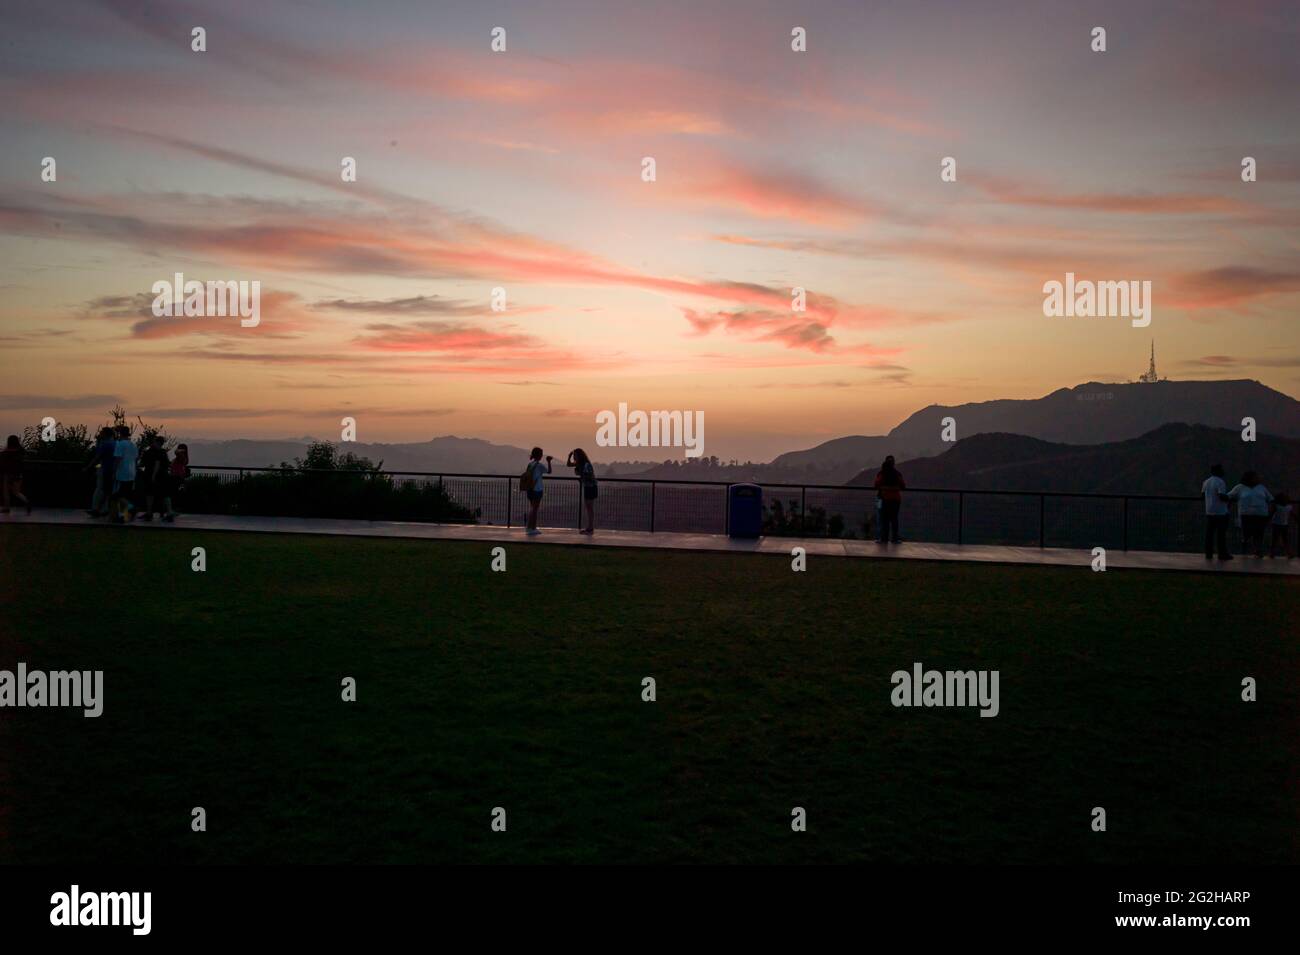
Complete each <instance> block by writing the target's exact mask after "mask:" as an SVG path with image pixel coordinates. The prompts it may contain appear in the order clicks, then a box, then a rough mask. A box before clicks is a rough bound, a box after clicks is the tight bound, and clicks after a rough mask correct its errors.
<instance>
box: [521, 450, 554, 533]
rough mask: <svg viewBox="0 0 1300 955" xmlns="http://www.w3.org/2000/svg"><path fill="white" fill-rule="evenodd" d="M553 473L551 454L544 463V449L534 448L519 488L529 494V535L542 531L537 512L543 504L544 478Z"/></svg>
mask: <svg viewBox="0 0 1300 955" xmlns="http://www.w3.org/2000/svg"><path fill="white" fill-rule="evenodd" d="M550 473H551V456H550V455H549V454H548V455H546V463H545V464H542V449H541V448H533V451H532V454H530V455H529V456H528V467H526V468H524V473H523V474H522V475H520V477H519V490H521V491H523V492H524V493H525V494H527V495H528V530H527V534H528V536H529V537H536V536H537V535H538V534H540V533H541V531H540V530H539V529H538V527H537V512H538V510H539V509H540V508H541V506H542V478H544V477H545V476H546V475H548V474H550Z"/></svg>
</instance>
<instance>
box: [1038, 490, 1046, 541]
mask: <svg viewBox="0 0 1300 955" xmlns="http://www.w3.org/2000/svg"><path fill="white" fill-rule="evenodd" d="M1046 501H1047V498H1046V497H1045V496H1044V495H1042V494H1040V495H1038V546H1039V549H1041V548H1042V547H1043V544H1044V542H1045V541H1046V540H1047V522H1046V517H1045V514H1044V510H1045V506H1046Z"/></svg>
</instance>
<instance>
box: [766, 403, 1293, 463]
mask: <svg viewBox="0 0 1300 955" xmlns="http://www.w3.org/2000/svg"><path fill="white" fill-rule="evenodd" d="M947 417H951V418H953V419H954V421H955V422H956V432H957V437H958V439H964V438H969V437H972V436H974V435H977V434H983V433H1003V434H1009V435H1024V436H1026V437H1030V438H1039V439H1040V440H1042V441H1053V442H1060V443H1062V444H1071V445H1080V444H1104V443H1107V442H1115V441H1124V440H1126V439H1128V438H1136V437H1138V436H1139V435H1143V434H1147V433H1148V432H1150V431H1153V430H1155V429H1156V428H1159V427H1160V426H1161V425H1165V424H1174V423H1182V424H1199V425H1207V426H1209V427H1212V428H1234V429H1238V430H1239V429H1240V428H1241V419H1242V418H1245V417H1251V418H1254V419H1255V422H1256V427H1257V429H1258V431H1259V433H1260V434H1261V435H1264V434H1267V435H1278V436H1281V437H1288V438H1300V401H1296V400H1295V399H1294V398H1292V397H1290V396H1289V395H1284V394H1282V392H1280V391H1275V390H1273V389H1272V388H1269V387H1268V386H1266V385H1262V384H1260V383H1259V382H1258V381H1249V380H1244V379H1243V380H1236V381H1159V382H1154V383H1152V384H1111V385H1107V384H1100V383H1098V382H1095V381H1094V382H1088V383H1086V384H1082V385H1076V386H1075V387H1073V388H1061V389H1059V390H1057V391H1053V392H1052V393H1051V394H1049V395H1044V396H1043V397H1042V398H1030V399H1024V400H1019V399H1009V398H1002V399H997V400H994V401H979V402H971V403H968V404H962V405H931V406H930V407H928V408H923V409H922V410H920V411H918V412H916V413H915V414H912V415H911V416H909V417H908V418H907V419H906V420H904V421H903V422H902V423H901V424H900V425H898V427H896V428H894V429H892V430H891V431H890V432H889V434H888V435H884V436H880V435H877V436H854V437H845V438H836V439H835V440H833V441H827V442H824V443H823V444H819V445H817V446H816V447H814V448H809V449H807V450H805V451H791V452H787V453H786V454H782V455H779V456H778V457H777V458H775V459H774V460H773V461H772V465H773V466H774V467H777V468H782V469H796V470H797V469H800V468H808V469H819V470H829V471H831V472H833V473H837V474H842V476H841V477H839V478H838V479H839V480H845V479H847V477H848V476H849V475H850V474H853V473H856V472H857V471H858V470H861V469H862V468H864V467H868V466H872V465H876V464H878V463H879V462H880V461H881V460H883V459H884V457H885V455H886V454H892V455H894V457H895V458H896V459H898V460H900V461H902V460H904V459H905V458H913V457H924V456H927V455H935V454H942V453H943V452H945V451H946V450H948V449H949V448H951V445H950V444H946V443H944V442H943V440H942V439H941V434H942V431H943V419H944V418H947ZM846 467H847V468H849V470H848V471H847V472H845V468H846Z"/></svg>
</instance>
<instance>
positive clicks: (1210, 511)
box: [1201, 464, 1232, 560]
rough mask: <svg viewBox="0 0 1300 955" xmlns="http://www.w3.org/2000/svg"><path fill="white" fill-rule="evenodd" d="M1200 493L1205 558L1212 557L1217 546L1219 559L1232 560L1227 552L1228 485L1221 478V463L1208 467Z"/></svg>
mask: <svg viewBox="0 0 1300 955" xmlns="http://www.w3.org/2000/svg"><path fill="white" fill-rule="evenodd" d="M1201 494H1203V495H1204V496H1205V559H1206V560H1210V559H1212V558H1213V557H1214V551H1215V548H1216V547H1217V548H1218V551H1219V560H1232V555H1231V554H1229V553H1228V485H1227V482H1225V481H1224V480H1223V465H1222V464H1215V465H1212V466H1211V467H1210V476H1209V477H1207V478H1206V479H1205V481H1204V483H1202V484H1201Z"/></svg>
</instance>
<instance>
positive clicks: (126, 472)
mask: <svg viewBox="0 0 1300 955" xmlns="http://www.w3.org/2000/svg"><path fill="white" fill-rule="evenodd" d="M114 450H115V452H116V453H115V454H114V458H115V459H116V461H117V474H116V476H115V477H116V480H115V481H114V482H113V499H112V500H111V501H110V502H109V505H108V512H109V514H111V515H112V520H113V522H114V523H117V524H121V523H123V522H125V521H126V519H127V517H129V516H134V515H133V514H132V513H131V498H133V497H134V496H135V462H136V458H138V457H139V455H140V449H139V448H137V447H136V446H135V442H134V441H132V440H131V429H130V428H128V427H127V426H126V425H124V424H120V425H118V426H117V446H116V447H115V449H114Z"/></svg>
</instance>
